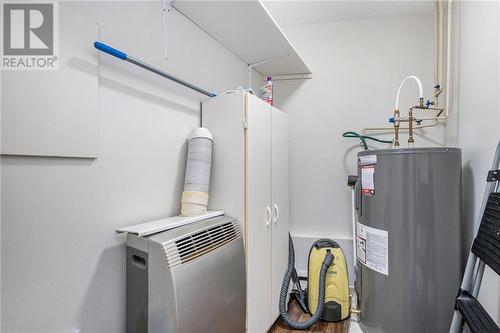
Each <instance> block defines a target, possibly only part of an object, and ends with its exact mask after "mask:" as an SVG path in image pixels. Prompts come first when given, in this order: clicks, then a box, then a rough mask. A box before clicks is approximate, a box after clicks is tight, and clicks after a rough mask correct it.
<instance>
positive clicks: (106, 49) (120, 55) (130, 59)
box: [94, 42, 217, 97]
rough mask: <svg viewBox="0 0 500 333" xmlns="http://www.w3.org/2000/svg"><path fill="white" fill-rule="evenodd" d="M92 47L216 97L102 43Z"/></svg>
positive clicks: (96, 43)
mask: <svg viewBox="0 0 500 333" xmlns="http://www.w3.org/2000/svg"><path fill="white" fill-rule="evenodd" d="M94 47H95V48H96V49H98V50H99V51H102V52H104V53H107V54H109V55H112V56H114V57H117V58H118V59H121V60H125V61H128V62H130V63H131V64H134V65H136V66H139V67H142V68H144V69H145V70H148V71H150V72H153V73H155V74H157V75H160V76H162V77H164V78H166V79H169V80H172V81H174V82H177V83H178V84H180V85H183V86H184V87H188V88H190V89H193V90H195V91H197V92H199V93H200V94H203V95H206V96H208V97H215V96H217V94H215V93H212V92H209V91H207V90H205V89H202V88H200V87H197V86H195V85H193V84H191V83H189V82H186V81H184V80H181V79H179V78H177V77H175V76H173V75H171V74H169V73H167V72H164V71H162V70H160V69H158V68H156V67H153V66H151V65H148V64H146V63H145V62H143V61H141V60H139V59H136V58H133V57H131V56H129V55H128V54H126V53H125V52H122V51H120V50H117V49H115V48H113V47H111V46H109V45H106V44H104V43H101V42H95V43H94Z"/></svg>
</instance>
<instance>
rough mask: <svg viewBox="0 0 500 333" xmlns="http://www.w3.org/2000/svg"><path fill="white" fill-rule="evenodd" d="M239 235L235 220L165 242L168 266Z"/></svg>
mask: <svg viewBox="0 0 500 333" xmlns="http://www.w3.org/2000/svg"><path fill="white" fill-rule="evenodd" d="M240 236H241V232H240V229H239V226H238V224H237V222H236V221H233V222H226V223H223V224H219V225H216V226H213V227H210V228H208V229H205V230H201V231H197V232H195V233H192V234H190V235H188V236H185V237H182V238H180V239H177V240H173V241H172V242H169V243H168V244H165V247H164V250H165V254H166V256H167V258H168V266H169V267H170V268H173V267H176V266H179V265H181V264H185V263H187V262H190V261H191V260H194V259H196V258H198V257H200V256H202V255H204V254H206V253H208V252H211V251H213V250H215V249H217V248H219V247H221V246H223V245H224V244H227V243H229V242H231V241H232V240H234V239H236V238H238V237H240Z"/></svg>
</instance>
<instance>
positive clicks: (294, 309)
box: [268, 300, 350, 333]
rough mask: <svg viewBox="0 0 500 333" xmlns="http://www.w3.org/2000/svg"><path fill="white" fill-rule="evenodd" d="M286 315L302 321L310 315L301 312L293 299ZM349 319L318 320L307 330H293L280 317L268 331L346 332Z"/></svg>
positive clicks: (281, 332)
mask: <svg viewBox="0 0 500 333" xmlns="http://www.w3.org/2000/svg"><path fill="white" fill-rule="evenodd" d="M288 315H289V316H290V318H291V319H293V320H298V321H304V320H306V319H307V318H309V317H310V315H309V314H306V313H304V312H302V309H301V308H300V306H299V305H298V304H297V302H296V301H295V300H292V301H291V302H290V304H288ZM349 324H350V320H349V319H346V320H344V321H339V322H337V323H326V322H322V321H319V322H317V323H316V324H314V325H313V326H311V327H310V328H309V330H307V331H301V330H293V329H291V328H290V327H288V326H287V325H286V324H285V323H284V322H283V320H281V318H278V320H277V321H276V322H275V323H274V325H273V327H271V329H270V330H269V332H268V333H303V332H315V333H318V332H319V333H323V332H324V333H327V332H328V333H347V332H348V331H349Z"/></svg>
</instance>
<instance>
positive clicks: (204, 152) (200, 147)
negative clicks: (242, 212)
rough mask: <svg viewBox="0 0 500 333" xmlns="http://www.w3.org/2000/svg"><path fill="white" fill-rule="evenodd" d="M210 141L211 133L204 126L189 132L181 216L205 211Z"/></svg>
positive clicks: (210, 149) (210, 153)
mask: <svg viewBox="0 0 500 333" xmlns="http://www.w3.org/2000/svg"><path fill="white" fill-rule="evenodd" d="M212 143H213V138H212V134H210V131H209V130H208V129H206V128H203V127H199V128H195V129H193V130H192V131H191V133H190V134H189V137H188V154H187V162H186V176H185V178H184V192H182V201H181V202H182V208H181V215H182V216H196V215H201V214H204V213H206V212H207V205H208V190H209V185H210V169H211V166H212Z"/></svg>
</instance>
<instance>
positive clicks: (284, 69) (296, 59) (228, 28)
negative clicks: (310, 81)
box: [172, 0, 311, 78]
mask: <svg viewBox="0 0 500 333" xmlns="http://www.w3.org/2000/svg"><path fill="white" fill-rule="evenodd" d="M172 6H173V7H175V9H177V10H178V11H179V12H181V13H182V14H183V15H184V16H186V17H187V18H189V19H190V20H191V21H193V22H194V23H195V24H196V25H198V26H199V27H200V28H201V29H203V30H205V31H206V32H207V33H208V34H209V35H211V36H212V37H213V38H215V39H216V40H217V41H218V42H220V43H221V44H222V45H224V46H225V47H227V48H228V49H229V50H231V51H232V52H233V53H234V54H236V55H237V56H238V57H239V58H240V59H241V60H243V61H244V62H245V63H247V64H249V65H251V64H256V63H259V62H261V61H264V60H267V59H274V58H275V60H273V61H270V62H266V63H263V64H259V65H256V66H254V69H255V70H256V71H257V72H259V73H260V74H261V75H264V76H267V75H280V76H281V75H283V76H286V75H292V76H295V78H309V77H311V71H310V70H309V68H308V67H307V65H306V64H305V63H304V61H303V60H302V59H301V57H300V56H299V54H298V53H297V51H296V50H295V49H294V48H293V46H292V45H291V43H290V41H289V40H288V39H287V38H286V36H285V34H284V33H283V31H282V30H281V29H280V27H279V26H278V24H277V23H276V21H275V20H274V19H273V18H272V16H271V14H270V13H269V12H268V10H267V9H266V8H265V7H264V5H263V4H262V3H261V1H260V0H258V1H188V0H176V1H175V2H173V3H172ZM297 74H298V75H299V76H297Z"/></svg>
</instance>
